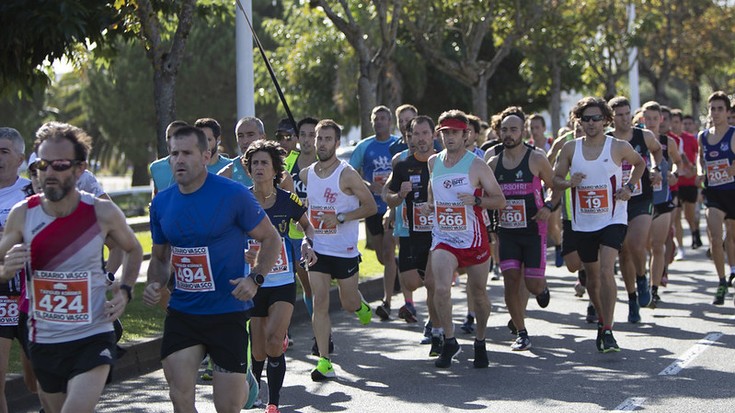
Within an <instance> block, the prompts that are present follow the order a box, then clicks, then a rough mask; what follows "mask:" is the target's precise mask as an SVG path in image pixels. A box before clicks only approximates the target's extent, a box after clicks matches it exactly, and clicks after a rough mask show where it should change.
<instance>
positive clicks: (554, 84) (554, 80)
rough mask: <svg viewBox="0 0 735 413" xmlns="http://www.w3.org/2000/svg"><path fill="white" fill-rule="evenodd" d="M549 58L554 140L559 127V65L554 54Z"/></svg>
mask: <svg viewBox="0 0 735 413" xmlns="http://www.w3.org/2000/svg"><path fill="white" fill-rule="evenodd" d="M552 56H553V57H552V58H551V135H552V136H553V137H554V138H556V134H557V132H559V128H560V127H561V65H560V64H559V61H558V59H557V58H556V54H555V53H554V54H552Z"/></svg>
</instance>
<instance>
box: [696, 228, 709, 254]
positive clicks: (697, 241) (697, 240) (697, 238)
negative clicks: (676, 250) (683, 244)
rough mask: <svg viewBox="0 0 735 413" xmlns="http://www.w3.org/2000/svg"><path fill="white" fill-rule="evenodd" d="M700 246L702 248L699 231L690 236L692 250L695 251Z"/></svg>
mask: <svg viewBox="0 0 735 413" xmlns="http://www.w3.org/2000/svg"><path fill="white" fill-rule="evenodd" d="M701 246H702V238H701V237H700V236H699V231H697V232H695V233H693V234H692V249H693V250H696V249H697V248H699V247H701ZM708 251H709V250H708Z"/></svg>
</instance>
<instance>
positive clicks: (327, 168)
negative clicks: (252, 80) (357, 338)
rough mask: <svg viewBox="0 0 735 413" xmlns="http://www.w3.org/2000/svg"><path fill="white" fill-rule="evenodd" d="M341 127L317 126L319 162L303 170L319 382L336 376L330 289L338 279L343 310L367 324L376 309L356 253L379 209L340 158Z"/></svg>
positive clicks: (328, 121) (315, 376)
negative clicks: (365, 293) (362, 223)
mask: <svg viewBox="0 0 735 413" xmlns="http://www.w3.org/2000/svg"><path fill="white" fill-rule="evenodd" d="M341 133H342V128H341V127H340V126H339V125H338V124H337V123H336V122H335V121H333V120H331V119H324V120H322V121H320V122H319V123H318V124H317V125H316V149H317V155H318V156H319V161H317V162H316V163H314V164H312V165H311V166H309V167H308V168H304V169H302V170H301V172H299V177H300V178H301V181H302V182H303V183H304V185H306V194H307V201H308V206H309V220H310V221H311V224H312V225H313V226H314V239H313V240H311V239H308V238H305V239H304V242H309V243H311V244H312V245H313V247H314V251H315V252H316V255H317V262H316V264H314V265H312V266H311V267H309V268H307V270H308V271H309V281H310V283H311V293H312V297H313V299H314V315H313V317H312V326H313V328H314V337H315V338H316V344H317V347H318V348H319V362H318V363H317V366H316V368H314V370H312V372H311V378H312V380H314V381H323V380H328V379H330V378H334V377H335V374H334V368H333V367H332V362H331V360H330V359H329V336H330V333H331V329H332V328H331V321H330V317H329V289H330V284H331V281H332V279H336V280H337V286H338V288H339V297H340V300H341V302H342V308H344V309H345V310H347V311H350V312H354V313H355V314H356V315H357V317H358V318H359V320H360V323H362V324H363V325H365V324H368V323H370V319H371V318H372V310H371V309H370V306H368V304H367V303H366V302H365V300H364V299H363V298H362V295H361V294H360V291H359V290H358V288H357V286H358V281H359V280H358V278H359V274H358V273H359V264H360V252H359V251H358V249H357V238H358V231H359V220H360V219H363V218H366V217H369V216H371V215H375V214H376V213H377V211H378V207H377V205H376V203H375V198H373V195H372V194H371V193H370V191H369V190H368V188H367V186H366V185H365V183H364V182H363V181H362V178H361V177H360V175H359V174H358V173H357V171H355V170H354V169H353V168H352V167H351V166H350V165H349V164H347V163H346V162H342V161H340V160H339V159H338V158H337V156H336V151H337V147H338V146H339V141H340V136H341Z"/></svg>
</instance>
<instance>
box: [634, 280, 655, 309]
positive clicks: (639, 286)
mask: <svg viewBox="0 0 735 413" xmlns="http://www.w3.org/2000/svg"><path fill="white" fill-rule="evenodd" d="M635 285H636V292H637V293H638V305H640V306H641V307H647V306H648V304H651V287H650V286H649V285H648V278H646V276H645V275H644V276H643V277H636V278H635Z"/></svg>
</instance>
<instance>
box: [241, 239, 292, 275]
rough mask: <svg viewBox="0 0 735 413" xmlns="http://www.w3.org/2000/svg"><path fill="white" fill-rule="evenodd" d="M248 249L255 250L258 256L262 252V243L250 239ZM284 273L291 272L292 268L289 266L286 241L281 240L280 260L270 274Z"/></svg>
mask: <svg viewBox="0 0 735 413" xmlns="http://www.w3.org/2000/svg"><path fill="white" fill-rule="evenodd" d="M248 249H251V250H253V251H254V252H255V253H256V254H257V253H258V251H260V243H259V242H258V241H256V240H254V239H248ZM284 272H291V267H290V266H289V265H288V255H286V240H284V239H283V238H281V251H280V252H279V253H278V259H277V260H276V263H275V264H273V268H271V270H270V272H268V274H281V273H284Z"/></svg>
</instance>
